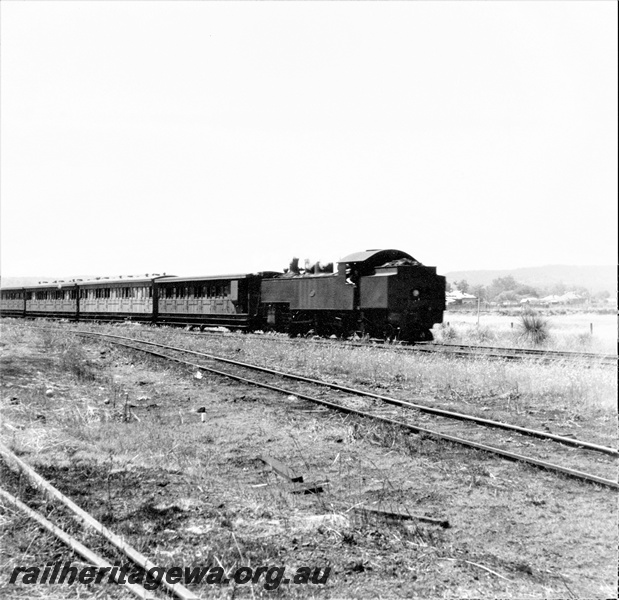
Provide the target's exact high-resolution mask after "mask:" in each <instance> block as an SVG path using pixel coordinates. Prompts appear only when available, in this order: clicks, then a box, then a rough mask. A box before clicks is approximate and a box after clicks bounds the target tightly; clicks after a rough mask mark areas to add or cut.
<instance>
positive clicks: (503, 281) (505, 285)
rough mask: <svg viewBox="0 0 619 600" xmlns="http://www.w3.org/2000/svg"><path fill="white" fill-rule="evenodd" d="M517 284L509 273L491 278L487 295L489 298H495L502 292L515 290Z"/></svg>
mask: <svg viewBox="0 0 619 600" xmlns="http://www.w3.org/2000/svg"><path fill="white" fill-rule="evenodd" d="M519 285H520V284H519V283H518V282H517V281H516V280H515V279H514V278H513V277H512V276H511V275H507V276H506V277H499V278H497V279H493V281H492V283H491V284H490V286H489V287H488V297H489V298H490V300H496V299H497V296H499V294H501V293H502V292H508V291H511V290H515V289H516V288H518V286H519Z"/></svg>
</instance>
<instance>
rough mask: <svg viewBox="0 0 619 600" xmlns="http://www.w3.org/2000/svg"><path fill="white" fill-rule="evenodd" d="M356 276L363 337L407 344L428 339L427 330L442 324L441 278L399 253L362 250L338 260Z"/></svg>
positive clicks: (429, 268)
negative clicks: (405, 342) (394, 340)
mask: <svg viewBox="0 0 619 600" xmlns="http://www.w3.org/2000/svg"><path fill="white" fill-rule="evenodd" d="M342 262H343V263H345V264H346V266H347V272H348V271H350V272H351V273H355V272H356V273H358V277H359V280H358V284H357V283H356V282H354V281H353V283H355V285H358V291H357V293H356V294H355V296H356V297H358V304H357V305H356V306H357V308H358V310H359V316H360V324H361V328H362V331H363V333H366V334H369V335H370V336H372V337H379V338H383V339H388V338H389V339H399V340H403V341H407V342H415V341H420V340H431V339H432V334H431V332H430V330H431V329H432V327H433V326H434V324H435V323H441V322H442V320H443V311H444V310H445V278H444V277H442V276H440V275H437V274H436V268H435V267H426V266H424V265H422V264H421V263H420V262H419V261H417V260H415V259H414V258H413V257H412V256H410V254H407V253H405V252H401V251H400V250H368V251H367V252H360V253H357V254H355V255H351V256H348V257H345V258H343V259H342Z"/></svg>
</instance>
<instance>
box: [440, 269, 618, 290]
mask: <svg viewBox="0 0 619 600" xmlns="http://www.w3.org/2000/svg"><path fill="white" fill-rule="evenodd" d="M508 275H511V276H512V277H513V278H514V279H515V280H516V281H518V282H519V283H525V284H527V285H531V286H533V287H539V288H548V287H551V286H553V285H555V284H557V283H563V284H565V285H566V286H567V287H568V288H569V287H585V288H587V289H588V290H589V291H590V292H591V293H593V294H595V293H597V292H603V291H608V292H610V294H612V295H614V294H616V291H617V267H615V266H612V265H591V266H574V265H547V266H544V267H524V268H520V269H500V270H487V271H452V272H450V273H446V275H445V276H446V277H447V281H449V282H450V283H453V282H454V281H461V280H462V279H466V281H467V282H468V283H469V285H489V284H490V283H492V280H493V279H497V278H498V277H507V276H508Z"/></svg>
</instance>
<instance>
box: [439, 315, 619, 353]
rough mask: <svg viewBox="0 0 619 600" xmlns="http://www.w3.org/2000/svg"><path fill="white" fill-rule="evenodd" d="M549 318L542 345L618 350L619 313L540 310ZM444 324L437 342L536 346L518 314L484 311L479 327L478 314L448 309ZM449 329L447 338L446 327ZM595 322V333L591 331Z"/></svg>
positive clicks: (561, 348)
mask: <svg viewBox="0 0 619 600" xmlns="http://www.w3.org/2000/svg"><path fill="white" fill-rule="evenodd" d="M540 316H541V317H542V318H543V319H545V320H547V321H548V325H549V333H550V337H549V339H548V341H547V342H546V343H545V344H543V345H541V346H535V347H539V348H547V349H549V350H568V351H573V352H579V351H580V352H600V353H604V354H616V353H617V315H615V314H598V313H581V312H573V313H568V314H549V312H548V311H545V312H540ZM443 320H444V323H443V326H440V325H437V326H435V327H434V329H433V332H434V335H435V338H436V339H437V341H446V342H448V341H452V342H454V343H464V344H466V343H470V344H485V345H488V346H491V345H500V346H508V347H515V348H518V347H522V348H528V347H533V346H532V344H531V343H530V342H529V341H528V340H527V339H526V338H523V336H522V329H521V327H520V320H521V319H520V316H519V314H517V313H516V314H514V315H502V314H499V313H497V312H482V313H481V314H480V318H479V327H478V326H477V313H475V312H463V311H451V312H450V311H447V312H446V313H445V315H444V318H443ZM447 323H449V327H450V328H451V330H452V331H450V333H449V335H448V336H447V337H448V338H449V339H445V337H446V336H445V328H446V326H447ZM591 324H593V333H591Z"/></svg>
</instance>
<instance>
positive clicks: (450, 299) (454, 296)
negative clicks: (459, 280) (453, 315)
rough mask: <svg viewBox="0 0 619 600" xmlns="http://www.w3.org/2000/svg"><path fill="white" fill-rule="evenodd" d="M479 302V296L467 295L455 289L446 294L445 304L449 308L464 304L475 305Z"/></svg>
mask: <svg viewBox="0 0 619 600" xmlns="http://www.w3.org/2000/svg"><path fill="white" fill-rule="evenodd" d="M476 302H477V296H473V294H466V293H464V292H461V291H460V290H457V289H455V288H454V289H453V291H451V292H447V293H446V294H445V304H447V306H450V305H453V306H460V305H463V304H475V303H476Z"/></svg>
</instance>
